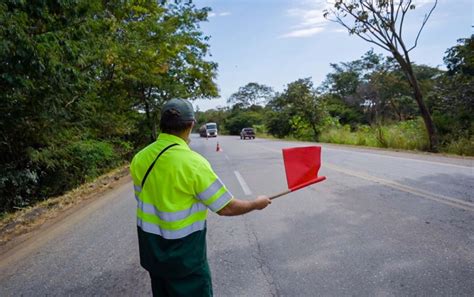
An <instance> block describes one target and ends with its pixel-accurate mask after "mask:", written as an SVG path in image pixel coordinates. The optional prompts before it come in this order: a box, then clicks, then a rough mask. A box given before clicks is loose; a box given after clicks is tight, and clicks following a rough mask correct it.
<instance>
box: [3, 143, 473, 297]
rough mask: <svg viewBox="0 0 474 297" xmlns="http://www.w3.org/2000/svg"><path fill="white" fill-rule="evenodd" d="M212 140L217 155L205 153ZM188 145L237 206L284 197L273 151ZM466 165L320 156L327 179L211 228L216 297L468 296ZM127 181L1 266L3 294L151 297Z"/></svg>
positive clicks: (213, 220) (363, 152)
mask: <svg viewBox="0 0 474 297" xmlns="http://www.w3.org/2000/svg"><path fill="white" fill-rule="evenodd" d="M217 141H219V144H220V146H221V148H222V149H223V151H222V152H216V142H217ZM306 145H310V144H309V143H298V142H282V141H269V140H263V139H256V140H245V141H244V140H240V139H239V138H238V137H224V136H220V137H218V138H217V139H209V140H206V139H203V138H199V137H198V136H197V135H193V137H192V143H191V146H192V148H193V149H195V150H196V151H198V152H199V153H201V154H202V155H204V156H205V157H206V158H207V159H208V160H209V161H210V162H211V164H212V166H213V168H214V169H215V171H216V172H217V173H218V175H219V176H220V177H221V179H222V180H223V181H224V183H225V184H226V185H227V187H228V188H229V189H230V190H231V192H232V193H233V194H234V196H236V197H238V198H241V199H250V198H253V197H254V196H256V195H258V194H268V195H270V194H274V193H277V192H280V191H282V190H285V189H286V179H285V173H284V168H283V161H282V158H281V149H282V148H284V147H292V146H306ZM473 166H474V162H473V160H472V159H471V160H466V159H460V158H446V157H440V156H432V155H424V154H409V153H396V152H386V151H380V150H369V149H353V148H347V147H337V146H329V145H323V165H322V168H321V171H320V175H326V176H327V178H328V179H327V180H326V181H324V182H322V183H319V184H317V185H313V186H311V187H308V188H305V189H302V190H300V191H297V192H294V193H291V194H289V195H287V196H284V197H281V198H278V199H276V200H274V203H273V204H272V205H270V206H269V207H268V208H267V209H265V210H263V211H258V212H253V213H250V214H247V215H245V216H241V217H233V218H228V217H219V216H217V215H214V214H210V216H209V220H208V257H209V262H210V265H211V269H212V273H213V282H214V293H215V296H226V297H227V296H473V295H474V167H473ZM135 207H136V205H135V200H134V198H133V195H132V186H131V183H126V184H124V185H123V186H120V187H118V188H116V189H114V190H112V191H111V192H109V193H108V194H106V195H104V196H103V197H101V198H100V199H98V200H97V201H95V202H93V203H90V204H88V205H87V206H85V207H82V208H80V209H78V210H77V211H76V212H75V213H74V214H72V215H70V216H68V217H67V218H66V219H65V220H63V221H61V222H58V223H57V224H55V225H53V226H52V227H51V228H49V229H48V230H45V231H43V232H41V233H40V235H41V236H38V237H34V238H32V239H31V240H28V241H27V242H25V243H24V244H22V245H20V246H19V247H18V248H17V249H15V250H14V251H12V252H10V253H9V254H8V255H3V256H0V296H149V295H150V284H149V280H148V276H147V273H146V272H145V271H144V270H143V269H141V268H140V266H139V264H138V252H137V239H136V227H135Z"/></svg>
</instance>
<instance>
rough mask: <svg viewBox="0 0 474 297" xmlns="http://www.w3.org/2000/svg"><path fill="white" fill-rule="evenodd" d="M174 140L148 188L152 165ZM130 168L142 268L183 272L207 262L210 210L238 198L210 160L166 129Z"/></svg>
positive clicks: (136, 158)
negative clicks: (207, 225)
mask: <svg viewBox="0 0 474 297" xmlns="http://www.w3.org/2000/svg"><path fill="white" fill-rule="evenodd" d="M172 144H177V145H175V146H172V147H170V148H169V149H168V150H166V151H165V152H164V153H162V155H161V156H160V157H159V158H158V160H157V161H156V163H155V164H154V166H153V167H152V168H151V170H150V172H149V174H148V176H147V178H146V182H145V183H144V184H143V186H142V181H143V178H144V177H145V175H146V172H147V170H148V169H149V167H150V165H151V164H152V163H153V161H154V160H155V159H156V157H157V156H158V154H159V153H160V152H162V151H163V150H164V149H165V148H166V147H168V146H170V145H172ZM130 171H131V175H132V179H133V185H134V193H135V199H136V200H137V226H138V235H139V247H140V259H141V263H142V266H143V267H144V268H145V269H147V270H149V271H153V272H154V273H155V274H166V275H169V274H170V273H171V274H176V275H183V273H186V271H190V270H192V269H194V267H195V266H196V265H197V266H199V265H201V264H202V263H206V262H203V261H202V260H203V259H204V260H206V257H205V254H206V251H205V249H206V248H205V229H206V218H207V209H211V210H212V211H214V212H218V211H219V210H221V209H222V208H223V207H225V206H226V205H227V204H228V203H229V202H230V201H231V200H232V198H233V196H232V194H231V193H230V192H229V191H228V190H227V188H226V187H225V185H224V184H223V183H222V181H221V180H220V179H219V178H218V176H217V175H216V174H215V173H214V171H213V170H212V168H211V166H210V164H209V162H208V161H207V160H206V159H204V158H203V157H202V156H201V155H199V154H198V153H196V152H194V151H192V150H191V149H190V148H189V146H188V145H187V143H186V142H185V141H184V140H183V139H181V138H180V137H177V136H174V135H170V134H166V133H162V134H160V135H159V136H158V140H157V141H155V142H154V143H152V144H150V145H149V146H147V147H146V148H144V149H143V150H141V151H140V152H139V153H137V154H136V155H135V157H134V158H133V160H132V163H131V166H130ZM170 270H171V271H170Z"/></svg>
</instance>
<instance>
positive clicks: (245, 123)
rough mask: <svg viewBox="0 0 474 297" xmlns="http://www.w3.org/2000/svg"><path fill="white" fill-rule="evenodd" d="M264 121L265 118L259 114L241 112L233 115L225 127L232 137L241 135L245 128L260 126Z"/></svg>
mask: <svg viewBox="0 0 474 297" xmlns="http://www.w3.org/2000/svg"><path fill="white" fill-rule="evenodd" d="M262 121H263V117H262V115H261V114H259V113H258V112H252V111H247V110H241V111H238V112H234V113H233V114H231V115H230V116H229V117H228V118H227V119H226V121H225V122H224V125H225V128H226V130H227V131H228V132H229V134H230V135H240V131H241V130H242V129H243V128H246V127H253V126H254V125H259V124H261V123H262Z"/></svg>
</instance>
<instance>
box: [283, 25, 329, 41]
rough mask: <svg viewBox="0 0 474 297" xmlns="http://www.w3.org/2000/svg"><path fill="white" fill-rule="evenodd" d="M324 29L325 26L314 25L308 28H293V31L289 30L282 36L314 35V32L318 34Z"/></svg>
mask: <svg viewBox="0 0 474 297" xmlns="http://www.w3.org/2000/svg"><path fill="white" fill-rule="evenodd" d="M322 31H324V28H323V27H314V28H307V29H299V30H293V31H291V32H288V33H286V34H283V35H281V36H280V37H281V38H291V37H293V38H298V37H310V36H313V35H314V34H318V33H319V32H322Z"/></svg>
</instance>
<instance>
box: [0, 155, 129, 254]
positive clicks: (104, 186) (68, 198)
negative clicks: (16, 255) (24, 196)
mask: <svg viewBox="0 0 474 297" xmlns="http://www.w3.org/2000/svg"><path fill="white" fill-rule="evenodd" d="M130 180H131V178H130V175H129V165H128V164H127V165H124V166H121V167H119V168H117V169H115V170H112V171H111V172H109V173H106V174H104V175H102V176H100V177H98V178H97V179H96V180H94V181H92V182H89V183H86V184H83V185H81V186H79V187H78V188H76V189H74V190H71V191H69V192H67V193H66V194H64V195H62V196H58V197H54V198H50V199H48V200H45V201H43V202H40V203H38V204H36V205H34V206H31V207H28V208H25V209H22V210H20V211H17V212H15V213H12V214H8V215H7V216H5V217H4V218H2V219H1V221H0V255H2V254H4V253H6V252H8V251H9V250H11V249H12V248H14V247H15V246H17V245H19V244H21V243H22V242H24V241H26V240H28V239H29V238H31V237H32V236H34V234H36V233H38V232H39V231H40V230H43V229H47V228H48V227H49V226H51V225H53V224H54V223H56V222H58V221H60V220H62V219H64V218H66V217H67V216H68V215H70V214H71V213H73V212H74V211H76V210H78V209H79V208H82V207H84V206H86V205H88V204H89V203H91V202H94V201H96V200H97V199H99V198H100V197H102V196H103V195H104V194H105V193H107V192H108V191H111V190H112V189H114V188H116V187H118V186H120V185H123V184H124V183H128V182H130Z"/></svg>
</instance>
